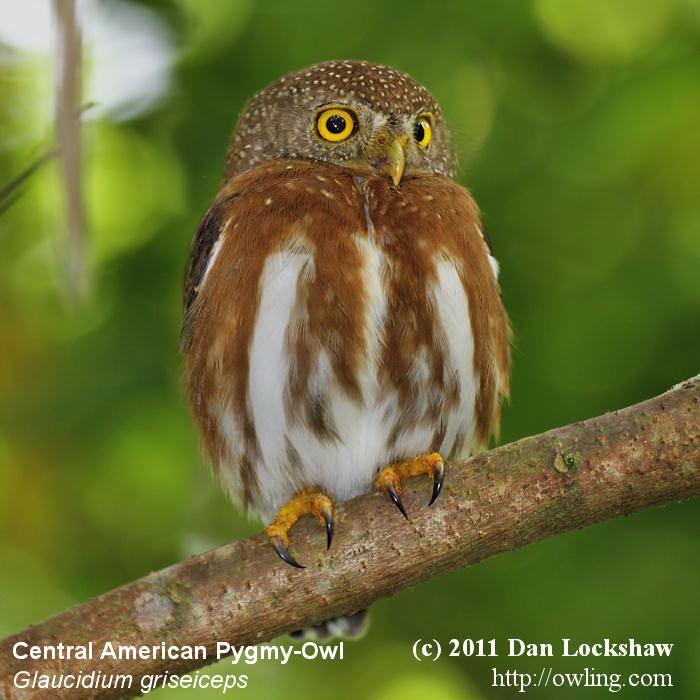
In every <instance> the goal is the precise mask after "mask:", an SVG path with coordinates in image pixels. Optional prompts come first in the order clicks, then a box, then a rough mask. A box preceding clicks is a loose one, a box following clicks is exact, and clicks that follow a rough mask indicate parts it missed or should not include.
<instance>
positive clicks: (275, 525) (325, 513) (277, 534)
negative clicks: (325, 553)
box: [266, 489, 333, 569]
mask: <svg viewBox="0 0 700 700" xmlns="http://www.w3.org/2000/svg"><path fill="white" fill-rule="evenodd" d="M302 515H315V516H316V519H317V520H318V522H319V524H320V525H325V526H326V541H327V542H328V547H330V546H331V542H332V541H333V501H331V499H330V498H328V496H326V494H324V493H322V492H321V491H319V490H318V489H304V491H300V492H299V493H298V494H297V495H296V496H294V498H290V499H289V500H288V501H287V502H286V503H285V504H284V505H283V506H282V507H281V508H280V509H279V510H278V511H277V515H276V516H275V519H274V520H273V521H272V522H271V523H270V524H269V525H268V526H267V530H266V533H267V536H268V537H269V538H270V542H271V543H272V547H273V549H274V550H275V552H277V554H278V555H279V557H280V558H281V559H283V560H284V561H286V562H287V564H291V566H296V567H297V568H298V569H304V568H305V567H304V566H302V565H301V564H300V563H299V562H298V561H297V560H296V559H295V558H294V557H293V556H292V555H291V554H290V553H289V549H288V547H289V530H290V529H291V527H292V525H294V523H295V522H296V521H297V520H299V518H300V517H301V516H302Z"/></svg>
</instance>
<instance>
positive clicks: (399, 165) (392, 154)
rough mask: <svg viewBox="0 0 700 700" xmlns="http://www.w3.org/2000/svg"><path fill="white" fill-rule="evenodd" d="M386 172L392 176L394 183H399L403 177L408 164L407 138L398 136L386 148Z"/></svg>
mask: <svg viewBox="0 0 700 700" xmlns="http://www.w3.org/2000/svg"><path fill="white" fill-rule="evenodd" d="M386 158H387V163H386V172H387V174H388V175H390V176H391V179H392V180H393V181H394V185H398V184H399V182H401V178H402V177H403V169H404V167H405V166H406V138H405V137H398V136H396V137H395V138H394V139H393V140H392V142H391V143H390V144H389V147H388V148H387V149H386Z"/></svg>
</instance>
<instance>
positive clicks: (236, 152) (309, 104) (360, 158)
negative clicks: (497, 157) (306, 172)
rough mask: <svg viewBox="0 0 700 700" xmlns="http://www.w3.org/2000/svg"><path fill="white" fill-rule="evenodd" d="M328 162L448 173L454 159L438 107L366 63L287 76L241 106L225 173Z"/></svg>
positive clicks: (401, 76) (414, 87) (391, 171)
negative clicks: (289, 162) (282, 163)
mask: <svg viewBox="0 0 700 700" xmlns="http://www.w3.org/2000/svg"><path fill="white" fill-rule="evenodd" d="M280 159H302V160H310V161H318V162H323V163H333V164H335V165H340V166H342V167H346V168H350V169H354V170H357V171H358V172H363V171H364V172H367V171H376V172H381V173H383V174H385V175H386V176H387V177H391V178H392V179H393V181H394V184H396V185H398V184H399V182H400V180H401V178H402V177H403V176H404V174H405V175H407V176H408V175H411V174H414V173H436V174H439V175H446V176H452V175H454V170H455V158H454V154H453V152H452V149H451V148H450V139H449V134H448V132H447V127H446V125H445V123H444V120H443V115H442V110H441V109H440V106H439V105H438V103H437V102H436V101H435V98H434V97H433V96H432V95H431V94H430V93H429V92H428V91H427V90H426V89H425V88H424V87H423V86H422V85H419V84H418V83H417V82H416V81H415V80H414V79H413V78H411V76H409V75H407V74H406V73H401V72H399V71H396V70H394V69H392V68H387V67H386V66H381V65H377V64H375V63H368V62H366V61H328V62H326V63H318V64H316V65H313V66H310V67H309V68H306V69H305V70H301V71H297V72H295V73H289V74H288V75H285V76H283V77H282V78H280V79H279V80H277V81H276V82H274V83H272V84H271V85H269V86H268V87H266V88H265V89H264V90H262V91H260V92H259V93H257V94H256V95H255V96H254V97H253V98H252V99H251V100H250V102H249V103H248V104H247V105H246V107H245V109H244V110H243V113H242V114H241V116H240V118H239V120H238V124H237V126H236V130H235V132H234V135H233V140H232V142H231V147H230V149H229V153H228V156H227V175H228V176H231V175H235V174H237V173H239V172H242V171H244V170H248V169H249V168H251V167H253V166H255V165H257V164H258V163H262V162H265V161H271V160H280Z"/></svg>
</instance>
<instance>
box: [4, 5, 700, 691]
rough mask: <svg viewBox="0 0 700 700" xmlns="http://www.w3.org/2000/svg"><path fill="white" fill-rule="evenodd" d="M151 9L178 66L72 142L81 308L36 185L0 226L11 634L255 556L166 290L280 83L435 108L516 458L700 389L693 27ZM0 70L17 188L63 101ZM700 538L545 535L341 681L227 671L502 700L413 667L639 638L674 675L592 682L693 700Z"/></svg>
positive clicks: (272, 687) (16, 66) (697, 65)
mask: <svg viewBox="0 0 700 700" xmlns="http://www.w3.org/2000/svg"><path fill="white" fill-rule="evenodd" d="M143 4H144V5H148V6H149V7H150V8H151V9H152V10H153V11H154V12H155V13H156V15H157V17H158V18H159V21H160V22H161V23H163V25H164V26H166V27H168V28H169V30H170V35H171V37H172V40H173V42H174V46H176V47H177V63H176V67H175V74H174V77H173V81H172V86H171V89H170V91H169V92H168V93H167V94H166V95H165V96H164V97H163V98H162V99H161V100H160V101H159V102H158V103H157V104H156V106H155V107H154V108H152V109H151V110H150V111H149V112H147V113H145V114H142V115H141V116H139V117H138V118H137V119H132V120H130V121H115V120H110V118H109V116H108V115H106V116H103V117H101V118H99V119H95V120H90V121H88V122H87V124H86V126H85V129H84V137H85V138H84V140H85V159H84V160H85V194H86V199H87V204H88V207H87V209H88V218H89V221H90V224H91V227H90V245H89V253H90V262H91V267H92V272H93V277H94V281H95V282H94V288H95V289H94V296H93V299H92V300H91V301H90V302H88V303H87V304H86V305H85V306H84V307H82V308H79V309H77V310H76V309H75V308H72V307H70V306H69V305H67V304H66V303H65V301H64V294H63V286H62V281H61V274H62V273H61V263H60V260H61V249H62V246H63V237H62V234H61V231H62V216H63V206H62V203H61V199H60V191H59V187H58V173H57V171H56V169H55V168H54V167H53V166H50V167H47V168H45V169H44V170H42V171H41V172H40V173H39V174H37V175H36V176H34V177H33V178H32V179H31V181H30V183H29V185H28V186H27V188H26V189H25V191H24V192H23V196H22V198H21V199H20V200H19V201H18V202H17V203H15V204H14V205H13V206H12V207H11V208H10V209H8V210H7V211H6V212H5V213H3V214H2V215H1V216H0V245H1V246H2V251H3V254H2V255H1V256H0V328H2V331H1V332H0V634H3V633H9V632H12V631H15V630H17V629H19V628H20V627H22V626H24V625H26V624H29V623H31V622H34V621H36V620H37V619H39V618H41V617H45V616H46V615H48V614H50V613H52V612H54V611H57V610H59V609H62V608H63V607H65V606H67V605H69V604H71V603H72V602H75V601H78V600H80V599H83V598H85V597H87V596H90V595H95V594H98V593H100V592H102V591H104V590H106V589H107V588H111V587H113V586H117V585H119V584H121V583H123V582H125V581H127V580H129V579H131V578H133V577H137V576H141V575H143V574H146V573H147V572H148V571H150V570H152V569H154V568H157V567H160V566H163V565H166V564H168V563H171V562H173V561H176V560H178V559H181V558H182V557H184V556H186V555H188V554H190V553H192V552H194V551H202V550H203V549H206V548H210V547H212V546H215V545H218V544H221V543H224V542H226V541H228V540H231V539H234V538H239V537H242V536H244V535H246V534H248V533H251V532H253V531H255V530H256V529H257V528H258V525H257V524H256V523H252V522H248V521H246V519H245V518H244V517H243V516H242V515H240V514H237V513H236V512H235V511H234V510H233V509H232V508H231V507H230V506H229V505H228V503H227V502H226V501H225V499H224V498H223V496H221V495H220V494H219V492H218V490H217V489H216V487H215V485H214V484H213V481H212V480H211V479H210V477H209V476H208V474H207V472H206V470H205V468H203V467H202V466H201V465H199V462H200V461H201V460H200V459H199V457H198V447H197V440H196V435H195V432H194V429H193V427H192V426H191V423H190V421H189V419H188V416H187V410H186V407H185V405H184V401H183V397H182V392H181V389H180V358H179V356H178V349H177V348H178V333H179V322H180V298H181V297H180V282H181V277H182V269H183V265H184V261H185V255H186V251H187V247H188V244H189V240H190V237H191V235H192V232H193V231H194V228H195V226H196V224H197V221H198V219H199V218H200V216H201V215H202V214H203V212H204V211H205V209H206V207H207V204H208V202H209V201H210V199H211V197H212V195H213V194H214V192H215V190H216V188H217V184H218V181H219V178H220V175H221V172H222V164H223V157H224V152H225V149H226V145H227V142H228V138H229V135H230V132H231V130H232V127H233V124H234V121H235V117H236V115H237V113H238V112H239V111H240V109H241V107H242V105H243V104H244V102H245V100H246V99H247V98H248V97H250V96H251V95H252V94H253V93H254V92H255V91H256V90H258V89H259V88H261V87H263V86H264V85H265V84H267V83H268V82H270V81H271V80H273V79H275V78H276V77H278V76H279V75H281V74H282V73H285V72H287V71H289V70H293V69H297V68H300V67H303V66H304V65H307V64H310V63H314V62H317V61H320V60H325V59H329V58H346V57H348V58H366V59H369V60H374V61H378V62H383V63H387V64H390V65H393V66H395V67H397V68H400V69H403V70H406V71H408V72H410V73H412V74H413V75H415V77H416V78H417V79H419V80H420V81H422V82H423V83H424V84H425V85H427V86H428V87H429V88H430V89H431V90H432V91H433V92H434V93H435V95H436V96H437V98H438V99H439V100H440V101H441V102H442V104H443V106H444V109H445V112H446V114H447V117H448V119H449V120H450V122H451V124H452V127H453V129H454V131H455V134H456V140H457V143H458V145H459V150H460V155H461V163H462V173H461V177H460V179H461V181H462V182H463V183H464V184H466V185H467V186H469V187H470V188H471V189H472V190H473V192H474V193H475V196H476V198H477V201H478V202H479V204H480V206H481V208H482V210H483V212H484V219H485V222H486V227H487V229H488V231H489V233H490V236H491V238H492V240H493V244H494V248H495V253H496V255H497V257H498V258H499V261H500V263H501V270H502V273H501V281H502V286H503V293H504V297H505V301H506V304H507V307H508V309H509V311H510V314H511V317H512V321H513V326H514V329H515V350H514V375H513V376H514V380H513V388H512V402H511V404H510V406H509V407H507V408H506V410H505V412H504V420H503V423H504V425H503V434H502V440H503V441H510V440H513V439H516V438H518V437H521V436H524V435H528V434H532V433H536V432H540V431H543V430H545V429H548V428H550V427H553V426H556V425H562V424H566V423H569V422H572V421H575V420H580V419H583V418H586V417H588V416H591V415H595V414H599V413H602V412H604V411H606V410H611V409H614V408H618V407H621V406H624V405H627V404H630V403H634V402H635V401H638V400H641V399H643V398H646V397H649V396H651V395H654V394H656V393H659V392H661V391H663V390H664V389H666V388H668V387H670V386H671V385H672V384H674V383H675V382H677V381H680V380H682V379H684V378H686V377H688V376H691V375H693V374H695V373H697V372H698V357H699V356H700V323H699V322H698V321H699V319H700V272H699V271H700V207H699V202H700V197H699V196H698V188H699V185H700V129H698V124H700V13H698V8H697V3H693V2H691V1H690V0H686V1H683V0H677V1H673V2H672V1H670V0H653V1H652V0H649V2H632V1H631V0H614V1H613V0H595V1H594V2H588V1H587V2H583V1H582V0H576V1H573V0H572V1H570V2H559V0H533V1H532V2H522V1H520V0H518V1H515V0H510V1H509V0H496V1H494V2H490V3H476V2H460V3H457V2H455V3H439V4H435V3H433V4H432V5H431V4H426V3H419V2H398V1H393V2H387V3H378V2H370V1H369V0H356V2H354V3H351V4H348V3H345V4H342V3H341V4H329V3H325V4H323V3H320V4H319V3H313V4H311V3H309V4H301V3H288V2H286V3H285V2H281V1H278V0H275V1H273V2H266V3H254V2H252V1H250V2H249V1H245V2H243V1H242V0H239V1H237V2H223V0H222V1H221V2H219V1H217V0H208V2H195V1H194V0H170V1H162V2H157V3H156V2H149V3H145V2H144V3H143ZM0 49H2V47H0ZM8 56H9V57H10V58H11V60H10V58H7V57H8ZM3 57H4V58H3ZM0 59H2V60H3V62H2V63H1V64H0V172H2V173H3V176H2V179H3V181H4V180H9V179H10V178H11V177H12V176H13V175H14V174H16V173H17V172H19V171H20V170H22V168H24V167H26V166H27V165H28V164H29V162H31V160H32V159H33V158H34V157H36V155H37V154H38V153H39V152H40V151H41V148H42V147H43V146H48V145H49V143H50V128H51V121H50V117H47V116H46V115H48V114H50V112H49V111H48V110H47V109H45V108H44V107H45V101H46V99H47V95H48V94H49V93H50V88H49V87H48V83H47V82H46V80H47V76H48V77H49V78H50V73H48V72H47V70H46V67H45V65H44V64H42V60H43V59H42V58H41V57H37V56H36V55H32V54H24V53H19V52H15V51H12V50H10V49H7V50H5V49H2V52H0ZM114 60H116V61H118V60H119V57H118V56H117V57H116V58H115V59H114ZM42 65H44V68H42ZM42 76H43V77H42ZM42 81H43V82H42ZM86 97H87V98H88V99H89V98H90V95H86ZM41 115H44V116H43V117H42V116H41ZM0 184H1V183H0ZM576 466H577V465H574V466H573V467H572V466H571V465H568V466H567V464H564V467H565V468H567V469H569V470H571V469H575V468H576ZM448 479H449V473H448ZM698 524H699V518H698V509H697V504H692V503H690V504H684V505H679V506H674V507H669V508H665V509H663V510H654V511H649V512H646V513H642V514H639V515H636V516H634V517H631V518H628V519H625V520H624V521H615V522H610V523H606V524H603V525H601V526H598V527H595V528H592V529H590V530H587V531H584V532H578V533H572V534H569V535H565V536H562V537H558V538H556V539H553V540H551V541H548V542H543V543H540V544H538V545H534V546H531V547H528V548H527V549H526V550H524V551H519V552H514V553H511V554H508V555H503V556H500V557H498V558H496V559H495V560H492V561H488V562H485V563H484V564H483V565H481V566H479V567H475V568H473V569H469V570H464V571H459V572H455V573H453V574H451V575H448V576H443V577H441V578H439V579H437V580H433V581H430V582H428V583H426V584H424V585H422V586H419V587H418V588H416V589H414V590H413V591H410V592H407V593H404V594H401V595H399V596H396V597H394V598H392V599H391V600H388V601H385V602H382V603H379V604H378V605H376V606H375V608H374V610H373V613H374V620H373V627H372V629H371V632H370V634H369V636H368V637H367V638H366V639H365V640H364V641H363V642H361V643H359V644H355V645H352V646H351V647H346V650H347V653H346V657H347V660H346V662H345V663H344V664H341V663H335V664H332V665H323V664H320V663H311V662H307V663H302V662H297V663H290V665H289V666H287V667H284V668H280V667H279V666H276V665H274V664H273V663H269V662H268V663H264V664H261V665H259V666H256V667H249V668H246V669H245V670H243V669H238V670H237V672H245V673H248V674H249V675H250V678H251V680H250V682H249V688H248V690H246V691H245V693H246V697H248V698H265V697H269V696H270V695H271V694H277V693H278V692H280V691H281V689H284V693H285V695H286V697H289V698H297V697H299V698H302V697H307V696H308V694H309V692H310V690H311V689H312V688H313V687H317V688H318V687H324V686H323V685H322V684H323V683H326V684H327V683H328V681H327V678H328V677H329V675H328V674H329V673H332V678H333V681H332V685H333V693H334V695H335V696H337V697H339V698H353V697H356V696H362V697H366V698H372V699H376V700H392V699H393V698H401V699H402V700H407V699H410V698H413V697H416V698H417V697H426V696H430V697H436V698H440V699H442V698H444V699H445V700H453V699H455V700H457V699H459V700H470V699H472V698H474V699H475V698H491V697H505V695H501V694H497V693H496V691H495V690H493V689H491V688H490V687H489V683H490V670H489V669H490V666H491V665H493V664H491V663H490V661H489V660H488V659H449V660H448V659H443V660H441V661H440V662H439V664H435V665H426V664H422V665H419V664H418V663H417V662H415V661H413V660H412V659H411V657H410V644H412V642H413V641H414V640H415V639H416V638H418V637H423V638H433V637H435V638H439V639H441V640H447V639H449V638H450V637H458V638H463V637H472V638H480V637H484V638H492V637H496V638H499V639H505V638H507V637H509V636H519V637H523V638H525V639H530V640H532V641H538V642H541V641H556V640H558V639H560V638H561V637H572V638H574V639H577V640H581V641H585V640H591V639H593V638H600V637H603V636H610V637H611V638H619V639H622V638H627V637H629V636H635V637H637V638H639V639H643V640H646V641H669V642H673V643H674V644H675V645H676V646H675V648H674V653H673V654H672V656H671V658H670V659H667V660H659V661H658V663H657V662H655V663H654V667H653V669H651V668H649V665H648V664H646V663H644V664H642V663H638V662H635V661H634V660H625V661H624V663H622V664H621V663H619V662H616V661H615V660H609V659H596V663H595V666H596V668H597V670H599V671H602V672H605V671H608V672H612V671H646V670H653V671H654V672H671V673H673V674H674V688H672V689H665V690H664V691H663V694H664V697H667V698H695V697H698V693H700V676H699V675H698V666H697V658H698V653H699V652H700V636H699V632H698V629H700V627H699V626H698V617H697V580H698V575H699V574H700V569H699V568H698V562H699V561H700V556H699V555H700V550H699V549H698V540H697V537H691V536H690V534H689V533H690V532H691V531H694V532H697V530H698ZM337 527H338V528H342V521H341V522H339V523H337ZM689 612H690V613H691V614H689ZM499 663H501V664H502V665H506V659H505V658H501V659H500V660H499ZM510 665H511V666H512V665H513V664H510ZM555 666H556V668H557V670H575V669H576V668H578V667H580V666H581V664H580V663H579V664H577V665H571V669H568V668H567V667H566V664H563V663H562V664H558V663H556V660H555ZM518 667H519V668H520V670H527V671H530V672H537V670H539V668H540V667H541V662H539V661H536V660H529V661H528V660H523V661H522V663H520V662H518ZM218 670H219V671H222V670H231V669H230V667H229V666H228V665H227V664H224V665H222V666H221V667H219V669H218ZM312 684H315V685H312ZM560 692H561V691H557V690H551V691H544V690H543V691H541V692H540V693H539V694H538V697H542V698H557V697H560V694H559V693H560ZM180 695H181V696H182V697H184V694H183V693H180ZM216 695H217V694H216V693H215V691H211V692H209V693H207V692H200V694H198V695H194V694H193V693H192V692H191V691H188V695H187V697H197V698H199V697H202V698H204V697H215V696H216ZM176 696H178V693H176V692H170V691H169V692H160V693H156V697H159V698H166V697H167V698H170V697H176ZM589 696H591V691H590V690H583V691H580V692H578V693H577V692H576V691H571V692H569V693H567V695H566V697H572V698H574V697H589ZM640 697H641V695H640ZM648 697H652V695H651V694H650V695H649V696H648Z"/></svg>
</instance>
